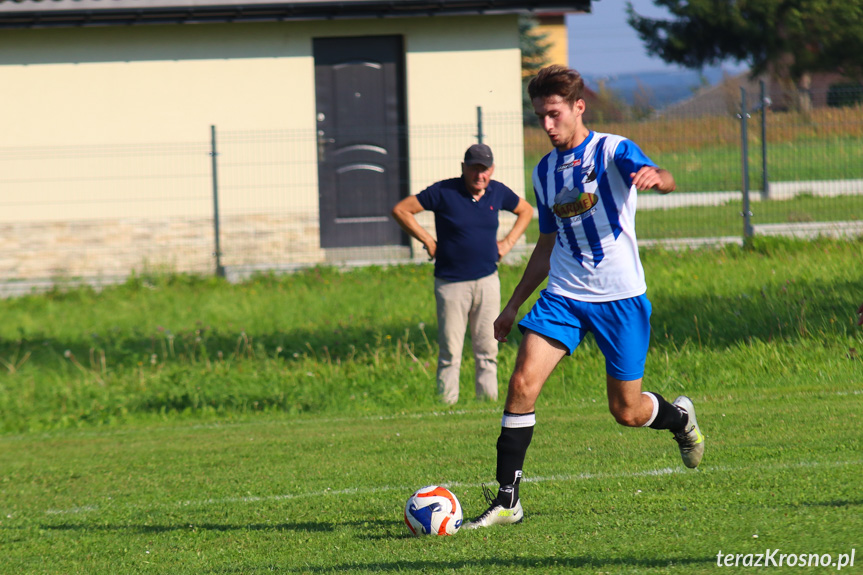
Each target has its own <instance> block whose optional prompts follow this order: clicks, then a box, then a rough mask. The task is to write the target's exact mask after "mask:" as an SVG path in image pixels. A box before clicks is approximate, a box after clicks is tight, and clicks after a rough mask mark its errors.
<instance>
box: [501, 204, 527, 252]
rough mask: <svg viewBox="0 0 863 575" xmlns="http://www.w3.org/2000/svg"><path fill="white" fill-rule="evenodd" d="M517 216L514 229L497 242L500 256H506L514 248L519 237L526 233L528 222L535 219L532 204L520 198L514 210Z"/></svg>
mask: <svg viewBox="0 0 863 575" xmlns="http://www.w3.org/2000/svg"><path fill="white" fill-rule="evenodd" d="M512 213H514V214H515V215H516V216H517V217H516V220H515V223H514V224H513V225H512V229H511V230H510V231H509V233H508V234H506V237H505V238H503V239H502V240H501V241H499V242H497V253H498V255H499V256H500V257H503V256H505V255H506V254H508V253H509V252H510V250H512V248H513V246H514V245H515V242H517V241H518V238H520V237H521V234H523V233H524V230H526V229H527V226H528V224H530V220H532V219H533V206H531V205H530V204H529V203H527V201H525V200H524V199H519V201H518V205H517V206H516V207H515V209H514V210H513V211H512Z"/></svg>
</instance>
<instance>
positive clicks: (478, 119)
mask: <svg viewBox="0 0 863 575" xmlns="http://www.w3.org/2000/svg"><path fill="white" fill-rule="evenodd" d="M476 143H477V144H482V106H477V107H476Z"/></svg>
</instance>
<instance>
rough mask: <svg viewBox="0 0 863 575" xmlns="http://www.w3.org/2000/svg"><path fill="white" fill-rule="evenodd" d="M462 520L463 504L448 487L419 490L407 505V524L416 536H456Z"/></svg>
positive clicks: (409, 499)
mask: <svg viewBox="0 0 863 575" xmlns="http://www.w3.org/2000/svg"><path fill="white" fill-rule="evenodd" d="M462 520H463V515H462V511H461V503H459V502H458V498H456V496H455V494H454V493H453V492H452V491H450V490H449V489H447V488H446V487H439V486H437V485H429V486H428V487H423V488H422V489H418V490H417V491H416V492H415V493H414V494H413V495H411V496H410V497H409V498H408V502H407V503H406V504H405V523H407V525H408V529H410V530H411V533H413V534H414V535H454V534H455V532H456V531H458V530H459V527H461V523H462Z"/></svg>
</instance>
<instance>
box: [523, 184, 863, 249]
mask: <svg viewBox="0 0 863 575" xmlns="http://www.w3.org/2000/svg"><path fill="white" fill-rule="evenodd" d="M753 197H754V195H753ZM673 199H674V198H673V196H669V203H670V202H671V201H673ZM750 211H751V212H752V218H751V221H752V224H753V225H755V226H758V225H760V224H794V223H799V222H839V221H859V220H860V218H861V217H863V195H860V196H836V197H816V196H812V195H808V194H801V195H799V196H798V197H796V198H793V199H789V200H770V201H767V202H754V201H753V202H752V203H751V204H750ZM742 212H743V202H742V201H732V202H725V203H722V204H721V205H717V206H687V207H682V208H670V209H667V210H639V212H638V216H637V218H636V229H637V233H638V237H639V238H640V239H666V238H715V237H722V236H740V237H742V235H743V217H742V216H741V214H742ZM526 237H527V239H528V242H531V243H533V242H535V241H536V239H537V238H538V237H539V221H538V220H536V219H534V220H533V221H531V222H530V225H529V226H528V229H527V232H526Z"/></svg>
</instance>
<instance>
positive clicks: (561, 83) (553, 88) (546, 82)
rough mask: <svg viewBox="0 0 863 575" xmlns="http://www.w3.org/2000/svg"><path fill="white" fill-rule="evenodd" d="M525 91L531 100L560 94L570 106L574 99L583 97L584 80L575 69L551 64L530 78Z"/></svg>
mask: <svg viewBox="0 0 863 575" xmlns="http://www.w3.org/2000/svg"><path fill="white" fill-rule="evenodd" d="M527 93H528V95H529V96H530V99H531V100H533V99H534V98H548V97H550V96H560V97H561V98H563V99H564V100H565V101H566V102H567V103H568V104H569V105H570V106H571V105H572V104H574V103H575V102H576V100H583V99H584V80H583V79H582V77H581V74H579V73H578V72H576V71H575V70H573V69H571V68H567V67H566V66H561V65H559V64H552V65H551V66H546V67H545V68H543V69H542V70H540V71H539V73H537V75H536V76H534V77H533V78H532V79H531V81H530V83H529V84H528V85H527Z"/></svg>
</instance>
